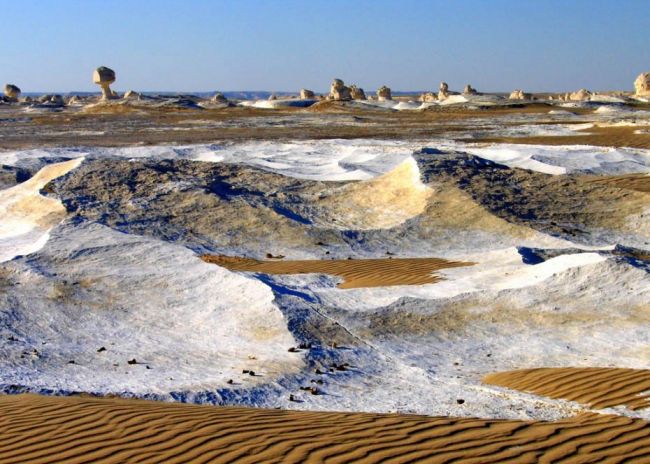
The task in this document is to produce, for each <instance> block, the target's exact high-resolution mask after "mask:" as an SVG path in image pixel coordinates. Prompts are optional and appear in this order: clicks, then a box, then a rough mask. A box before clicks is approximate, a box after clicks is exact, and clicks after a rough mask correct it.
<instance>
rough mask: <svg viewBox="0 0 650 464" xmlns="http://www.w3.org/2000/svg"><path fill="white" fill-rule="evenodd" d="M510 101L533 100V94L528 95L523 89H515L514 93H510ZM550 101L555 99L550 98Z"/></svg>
mask: <svg viewBox="0 0 650 464" xmlns="http://www.w3.org/2000/svg"><path fill="white" fill-rule="evenodd" d="M508 98H509V99H510V100H531V99H532V98H533V96H532V94H530V93H526V92H524V91H523V90H521V89H515V90H513V91H512V92H510V96H509V97H508ZM549 99H550V100H552V99H553V97H549Z"/></svg>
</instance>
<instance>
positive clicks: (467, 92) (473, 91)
mask: <svg viewBox="0 0 650 464" xmlns="http://www.w3.org/2000/svg"><path fill="white" fill-rule="evenodd" d="M476 94H478V92H477V91H476V89H475V88H474V87H472V86H471V85H470V84H467V85H466V86H465V88H464V89H463V95H476Z"/></svg>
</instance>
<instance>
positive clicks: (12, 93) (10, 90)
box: [5, 84, 20, 101]
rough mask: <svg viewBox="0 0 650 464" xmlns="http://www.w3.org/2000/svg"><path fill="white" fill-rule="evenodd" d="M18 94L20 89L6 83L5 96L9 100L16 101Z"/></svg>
mask: <svg viewBox="0 0 650 464" xmlns="http://www.w3.org/2000/svg"><path fill="white" fill-rule="evenodd" d="M19 96H20V89H19V88H18V86H17V85H13V84H7V85H5V97H6V98H7V100H9V101H18V97H19Z"/></svg>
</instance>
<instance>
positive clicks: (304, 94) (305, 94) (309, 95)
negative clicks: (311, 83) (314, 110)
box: [300, 89, 316, 100]
mask: <svg viewBox="0 0 650 464" xmlns="http://www.w3.org/2000/svg"><path fill="white" fill-rule="evenodd" d="M315 97H316V96H315V95H314V92H312V91H311V90H308V89H300V99H301V100H313V99H314V98H315Z"/></svg>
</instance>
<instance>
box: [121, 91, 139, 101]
mask: <svg viewBox="0 0 650 464" xmlns="http://www.w3.org/2000/svg"><path fill="white" fill-rule="evenodd" d="M124 98H126V99H134V100H139V99H140V94H139V93H138V92H134V91H133V90H127V91H126V93H125V94H124Z"/></svg>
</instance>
